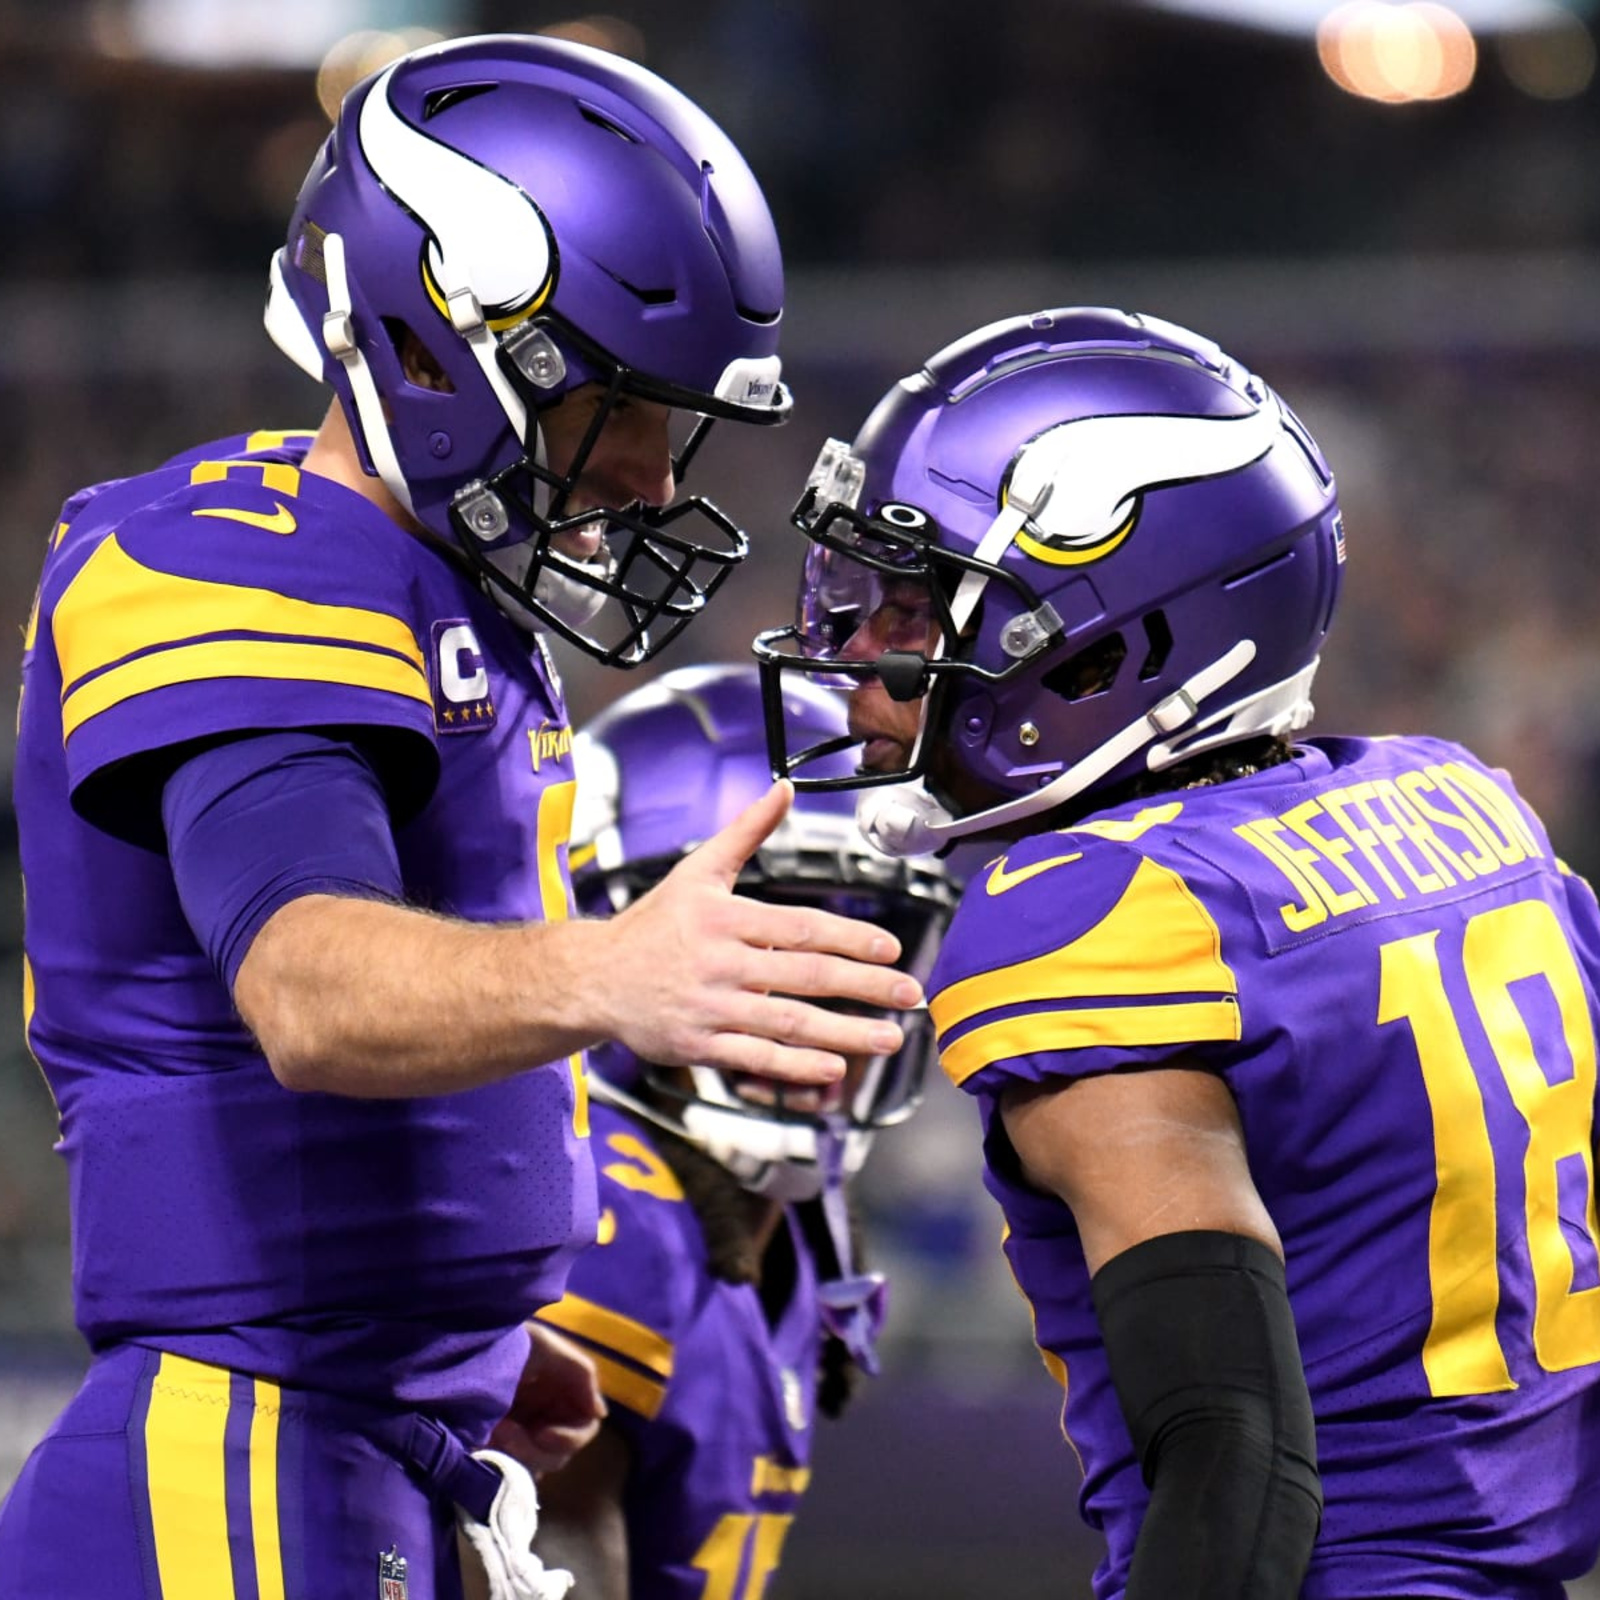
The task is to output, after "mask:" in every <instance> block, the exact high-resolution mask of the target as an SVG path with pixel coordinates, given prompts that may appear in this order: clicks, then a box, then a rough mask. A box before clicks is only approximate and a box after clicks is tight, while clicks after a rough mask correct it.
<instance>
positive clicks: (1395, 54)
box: [1317, 0, 1478, 105]
mask: <svg viewBox="0 0 1600 1600" xmlns="http://www.w3.org/2000/svg"><path fill="white" fill-rule="evenodd" d="M1317 54H1318V56H1319V57H1320V58H1321V61H1322V66H1323V69H1324V71H1326V72H1327V74H1328V76H1329V77H1330V78H1332V79H1333V81H1334V82H1335V83H1336V84H1338V85H1339V87H1340V88H1341V89H1343V90H1345V91H1346V92H1347V93H1349V94H1354V95H1360V96H1361V97H1363V98H1364V99H1367V100H1381V101H1383V102H1384V103H1385V104H1388V105H1400V104H1403V103H1405V102H1407V101H1413V100H1445V99H1448V98H1449V97H1450V96H1451V95H1455V94H1460V93H1461V91H1462V90H1463V89H1465V88H1466V87H1467V86H1468V85H1469V84H1470V83H1471V82H1472V77H1473V74H1474V72H1476V70H1477V65H1478V47H1477V43H1476V41H1475V40H1474V39H1473V37H1472V30H1471V29H1470V28H1469V27H1468V26H1467V25H1466V23H1465V22H1463V21H1462V20H1461V18H1460V17H1459V16H1458V15H1457V14H1456V13H1455V12H1454V11H1452V10H1451V9H1450V8H1449V7H1448V6H1444V5H1439V4H1436V3H1434V0H1407V3H1405V4H1401V5H1391V4H1386V3H1385V0H1348V3H1347V4H1345V5H1341V6H1339V7H1337V8H1336V9H1335V10H1333V11H1330V12H1329V13H1328V15H1327V16H1326V17H1324V18H1323V20H1322V23H1321V26H1320V27H1319V28H1318V29H1317Z"/></svg>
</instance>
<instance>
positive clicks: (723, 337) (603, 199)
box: [266, 34, 790, 666]
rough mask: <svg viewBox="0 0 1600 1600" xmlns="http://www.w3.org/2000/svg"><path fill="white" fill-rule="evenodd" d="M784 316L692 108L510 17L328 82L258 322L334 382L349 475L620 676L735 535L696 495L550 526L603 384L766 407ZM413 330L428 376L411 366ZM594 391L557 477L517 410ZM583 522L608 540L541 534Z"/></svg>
mask: <svg viewBox="0 0 1600 1600" xmlns="http://www.w3.org/2000/svg"><path fill="white" fill-rule="evenodd" d="M782 311H783V269H782V263H781V260H780V257H779V253H778V240H777V235H776V233H775V232H774V229H773V225H772V218H771V216H770V215H769V213H768V210H767V205H766V201H765V200H764V199H763V197H762V194H761V190H760V189H759V187H758V186H757V184H756V181H755V178H754V177H753V176H752V175H751V172H750V169H749V168H748V167H747V166H746V165H745V162H744V159H743V157H741V156H740V154H739V152H738V151H737V150H736V149H735V148H734V146H733V144H732V143H731V142H730V141H729V140H728V138H727V136H726V135H725V134H724V133H723V132H722V131H721V129H719V128H718V127H717V126H716V124H715V123H713V122H712V121H711V119H710V118H709V117H707V116H706V114H705V113H704V112H703V111H701V110H700V109H699V108H698V107H697V106H695V105H694V104H693V103H692V102H691V101H689V100H688V99H687V98H685V96H683V95H682V94H680V93H679V92H678V91H677V90H676V89H674V88H672V87H671V86H670V85H668V84H666V83H664V82H663V81H662V80H661V79H660V78H658V77H656V76H655V75H654V74H653V73H650V72H647V71H645V70H644V69H643V68H642V67H639V66H636V65H634V64H633V63H631V62H628V61H625V60H623V59H621V58H620V57H617V56H613V55H610V54H608V53H607V52H605V51H602V50H594V49H589V48H587V47H585V46H582V45H576V44H568V43H565V42H561V41H557V40H554V39H547V38H536V37H523V36H518V35H510V34H504V35H490V36H485V37H481V38H470V39H458V40H454V41H451V42H449V43H446V44H441V45H433V46H430V47H428V48H426V49H422V50H417V51H414V52H412V53H411V54H410V55H407V56H403V57H401V58H400V59H399V60H398V61H395V62H393V63H391V64H390V65H389V66H387V67H385V68H384V69H383V70H382V71H381V72H379V73H376V74H375V75H373V76H372V77H371V78H368V79H367V80H365V81H364V82H363V83H361V84H358V85H357V86H356V88H354V89H353V90H351V92H350V93H349V94H348V95H347V96H346V97H345V101H344V104H343V106H342V108H341V110H340V113H339V117H338V120H337V122H336V124H335V126H334V129H333V132H332V133H331V134H330V135H329V137H328V139H327V141H326V143H325V144H324V145H323V147H322V150H321V151H320V153H319V154H318V156H317V159H316V161H315V162H314V163H313V164H312V167H311V170H310V172H309V174H308V175H307V177H306V180H305V183H304V185H303V187H302V188H301V191H300V197H299V200H298V202H297V204H296V206H295V211H294V215H293V217H292V219H291V221H290V224H289V239H288V243H287V245H286V246H285V247H284V248H283V249H282V250H280V251H279V252H278V253H277V255H276V256H275V257H274V258H273V262H272V273H271V287H270V294H269V299H268V305H267V314H266V321H267V328H268V331H269V332H270V333H271V334H272V336H273V338H274V339H275V341H276V342H277V343H278V344H279V346H280V347H281V348H282V349H283V350H284V351H285V352H286V353H287V354H288V355H289V356H291V357H292V358H293V359H294V360H295V361H296V362H297V363H298V364H299V365H300V366H301V367H302V368H304V369H305V370H306V371H307V372H308V373H310V374H311V375H312V376H313V377H316V378H318V379H320V380H322V381H323V382H326V383H329V384H331V385H332V386H333V388H334V389H335V391H336V392H337V394H338V396H339V400H340V403H341V405H342V406H343V408H344V413H345V416H346V418H347V419H348V421H349V424H350V431H351V433H352V434H353V435H354V437H355V441H356V446H357V449H358V450H359V451H360V453H361V459H362V464H363V466H364V467H365V468H366V470H367V471H368V472H370V473H373V474H375V475H376V476H377V477H379V478H381V479H382V481H383V482H384V484H385V485H386V486H387V487H388V489H389V491H390V493H392V494H393V495H394V497H395V499H396V500H397V501H398V502H399V503H400V505H401V506H402V507H404V508H405V509H406V510H407V511H408V512H410V513H411V514H413V515H414V516H415V518H416V519H417V521H418V522H419V523H421V525H422V526H423V527H424V528H425V529H427V530H429V531H431V532H432V533H434V534H435V535H437V536H439V537H441V538H443V539H447V540H449V541H450V542H451V544H452V545H456V546H459V548H460V549H461V550H462V551H464V552H465V554H466V556H467V558H468V559H469V560H470V561H471V562H472V564H473V565H474V567H475V568H477V570H478V571H479V572H480V573H481V574H482V575H483V577H484V578H485V580H486V582H487V584H488V586H489V588H490V592H491V593H492V594H494V595H495V596H496V597H497V598H498V599H499V600H500V601H501V603H502V605H503V606H504V608H505V609H506V610H507V611H508V613H509V614H510V615H511V616H512V617H513V619H514V620H517V621H519V622H520V623H522V624H523V625H524V626H532V625H535V624H537V625H540V626H548V627H551V628H554V629H555V630H556V631H557V632H559V633H561V634H563V635H564V636H565V637H566V638H568V639H570V640H572V641H573V642H574V643H576V644H578V645H580V646H581V647H583V648H584V649H586V650H589V651H590V653H592V654H595V655H597V656H599V657H600V658H601V659H603V660H607V661H610V662H613V663H615V664H620V665H625V666H630V665H633V664H635V663H637V662H638V661H642V660H644V659H646V657H648V656H649V655H651V654H653V653H654V652H655V651H656V650H658V649H660V648H661V646H662V645H663V644H665V643H666V642H667V640H668V639H670V638H671V637H672V636H673V635H674V634H675V633H676V632H678V630H679V629H680V628H682V627H683V626H684V625H685V624H686V623H687V622H688V621H689V620H690V619H691V618H692V617H693V616H694V615H696V614H697V613H698V611H699V610H700V608H701V607H702V606H703V604H704V602H705V600H706V598H707V597H708V596H709V595H710V593H711V592H712V591H713V590H714V589H715V588H716V586H717V584H718V583H719V582H720V581H721V580H722V578H724V577H725V576H726V575H727V573H728V571H729V570H730V569H731V567H732V566H733V565H734V564H736V563H737V562H738V561H739V560H741V559H742V558H743V556H744V554H745V551H746V548H747V545H746V541H745V537H744V534H743V533H742V532H741V530H740V529H738V528H737V527H736V526H735V525H734V524H733V523H732V522H730V521H729V520H728V519H727V518H726V517H725V516H723V515H722V513H721V512H719V511H718V510H717V509H716V507H714V506H712V505H711V504H710V503H709V502H707V501H705V500H703V499H700V498H698V497H687V498H680V499H679V500H677V501H675V502H674V503H673V504H672V505H671V506H670V507H665V508H643V509H640V508H633V509H631V510H623V511H619V512H615V513H603V512H594V511H588V512H585V513H584V514H582V515H581V516H576V515H574V516H573V517H571V518H570V519H569V520H564V518H565V502H566V499H567V496H568V494H569V493H570V491H571V489H572V487H573V484H574V483H575V481H576V479H577V477H578V475H579V474H580V473H581V471H582V469H583V465H584V462H585V460H586V459H587V457H588V455H589V453H590V450H591V448H592V446H593V443H594V440H595V438H596V437H597V436H598V434H599V431H600V428H601V426H602V425H603V423H604V420H605V417H606V416H607V415H609V414H610V411H611V409H612V407H613V406H614V405H615V404H616V402H617V400H618V399H619V398H620V397H621V396H623V395H636V396H643V397H645V398H647V399H651V400H656V401H660V402H663V403H665V404H668V405H671V406H675V407H681V408H683V410H684V411H685V412H686V413H688V414H690V415H693V416H697V417H699V418H702V419H709V418H712V417H731V418H734V419H736V420H739V421H745V422H763V423H766V422H779V421H782V420H783V419H784V418H785V417H786V416H787V414H788V411H789V406H790V401H789V397H788V394H787V391H786V390H785V389H784V387H783V385H782V384H781V383H780V382H779V361H778V357H777V353H776V352H777V343H778V326H779V321H780V318H781V315H782ZM407 332H409V333H410V334H412V335H414V336H415V337H416V339H417V340H419V341H420V342H421V344H422V345H423V346H424V347H425V348H426V350H427V351H428V353H429V354H430V355H431V356H432V357H433V358H434V360H435V361H436V362H437V364H438V366H439V368H440V369H441V371H442V372H443V374H444V381H443V383H441V384H438V385H437V386H434V387H426V386H422V385H419V384H416V383H412V382H408V381H407V379H406V376H405V373H404V371H403V370H402V366H401V362H400V359H399V354H398V344H399V341H400V340H401V339H402V338H403V337H404V335H405V334H406V333H407ZM591 382H597V383H601V384H604V385H606V398H605V402H604V404H603V405H602V407H601V409H600V412H599V414H598V416H597V418H596V422H595V426H594V428H593V429H592V430H591V432H590V436H589V437H588V438H587V439H586V440H585V441H584V443H583V445H582V446H581V447H580V449H579V451H578V455H577V459H576V460H575V461H574V462H573V463H572V465H571V467H570V468H569V469H568V470H567V471H566V472H565V473H564V474H562V475H560V476H557V475H556V474H554V473H552V472H551V471H550V470H549V469H548V467H547V465H546V463H545V461H544V458H543V451H542V448H541V444H540V437H539V427H538V414H539V412H540V410H541V409H543V408H545V407H548V406H550V405H552V404H554V403H555V402H557V401H559V400H560V399H561V397H562V396H563V395H565V394H566V393H568V392H569V391H570V390H572V389H573V388H575V387H577V386H578V385H580V384H585V383H591ZM704 426H705V424H704V423H703V422H702V424H701V425H700V426H697V427H696V428H695V430H694V432H693V433H692V434H691V435H690V436H689V437H688V438H687V439H686V440H685V441H684V447H683V448H682V449H681V450H680V451H679V453H678V459H677V461H676V462H675V466H676V468H677V470H678V471H679V472H680V473H681V471H682V470H683V469H684V468H685V467H686V466H687V464H688V456H689V455H690V454H691V453H692V452H693V450H694V448H696V447H697V445H698V443H699V440H700V437H701V435H702V434H703V432H704ZM597 521H600V522H602V523H603V532H604V534H605V535H606V537H605V539H604V540H603V541H602V551H603V552H605V554H604V556H603V558H600V559H596V560H592V561H587V562H585V561H581V560H577V559H574V558H571V557H568V556H564V555H562V554H561V553H560V552H559V551H557V550H552V549H551V548H550V539H551V536H552V534H554V533H557V532H560V531H562V530H563V529H564V528H574V527H579V526H583V525H586V524H587V525H592V524H594V523H595V522H597ZM652 625H653V626H652Z"/></svg>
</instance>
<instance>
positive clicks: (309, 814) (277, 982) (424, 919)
mask: <svg viewBox="0 0 1600 1600" xmlns="http://www.w3.org/2000/svg"><path fill="white" fill-rule="evenodd" d="M257 752H259V758H258V755H257ZM789 798H790V791H788V790H787V788H786V787H783V786H775V787H774V789H773V791H771V792H770V793H769V794H768V795H767V796H766V797H765V798H764V799H762V800H761V801H759V802H757V803H756V804H755V805H754V806H752V807H751V808H750V809H749V810H748V811H747V812H746V813H745V814H744V815H743V816H741V817H739V818H738V819H736V820H735V821H734V822H733V823H732V824H730V825H729V827H728V828H726V829H724V830H723V832H722V833H720V834H719V835H717V836H716V837H715V838H713V839H712V840H710V841H709V842H708V843H707V844H706V845H705V846H704V847H702V849H701V850H699V851H698V852H696V853H695V855H694V856H693V857H691V858H690V859H688V860H687V861H685V862H683V863H681V864H680V865H679V866H678V868H677V869H675V870H674V871H673V872H672V873H671V874H670V875H669V876H668V878H667V879H666V880H665V882H663V883H662V884H661V885H660V886H659V887H658V888H657V889H655V890H654V891H652V892H651V893H650V894H648V895H645V896H642V897H641V898H640V899H639V900H638V901H636V902H635V903H634V905H632V906H630V907H629V908H628V909H627V910H626V911H624V912H623V913H621V914H620V915H618V916H616V917H613V918H611V919H609V920H606V921H593V922H591V921H571V922H560V923H554V924H544V923H528V924H505V925H498V926H493V925H483V924H477V923H471V922H464V921H461V920H459V919H455V918H450V917H444V916H437V915H433V914H430V913H428V912H425V911H421V910H418V909H416V908H413V907H410V906H406V905H404V904H401V903H399V894H400V876H399V867H398V863H397V861H396V857H395V850H394V842H393V837H392V833H391V831H390V825H389V821H388V813H387V809H386V806H385V802H384V796H383V793H382V790H381V787H380V785H379V783H378V780H377V778H376V776H375V774H374V773H373V771H372V769H371V768H370V767H369V766H367V764H366V763H365V762H364V760H363V759H362V757H361V755H360V753H359V752H358V751H356V750H355V749H353V748H352V747H351V746H349V745H346V744H341V743H340V742H339V741H334V740H323V739H320V738H318V737H317V736H316V735H311V734H275V735H270V736H260V737H259V738H253V739H247V740H240V741H235V742H233V743H231V744H227V745H223V746H220V747H217V748H214V749H212V750H208V751H206V752H204V753H202V754H200V755H197V756H195V757H194V758H193V759H191V760H190V761H188V762H186V763H185V764H184V765H183V766H182V767H180V768H179V769H178V771H177V772H176V773H175V774H174V775H173V776H172V778H170V779H169V780H168V781H167V784H166V787H165V791H164V798H163V807H162V810H163V820H164V823H165V827H166V834H167V842H168V851H169V854H170V856H171V859H172V863H173V870H174V876H175V879H176V881H177V884H178V890H179V895H180V899H181V900H182V902H183V906H184V910H185V912H186V913H187V915H188V917H189V920H190V923H191V925H192V926H193V927H194V928H195V931H196V933H197V935H198V936H199V937H200V939H201V942H202V944H203V945H204V946H205V947H206V948H207V950H208V951H209V952H210V953H211V955H212V959H213V962H214V963H215V964H216V966H217V968H218V970H219V972H220V973H221V974H222V976H223V978H224V981H226V982H228V983H229V984H230V986H231V988H232V992H233V996H234V1001H235V1004H236V1005H237V1006H238V1008H239V1012H240V1015H241V1016H242V1017H243V1019H244V1021H245V1022H246V1024H247V1025H248V1026H249V1027H250V1028H251V1030H252V1031H253V1032H254V1033H255V1035H256V1038H257V1039H258V1041H259V1042H260V1044H261V1046H262V1049H263V1051H264V1052H265V1054H266V1056H267V1059H268V1061H269V1063H270V1064H271V1066H272V1069H273V1071H274V1073H275V1074H276V1075H277V1076H278V1077H279V1079H280V1080H281V1081H282V1082H283V1083H285V1084H286V1085H287V1086H289V1087H291V1088H295V1089H301V1090H319V1091H323V1092H328V1093H338V1094H347V1095H366V1096H385V1097H389V1096H406V1095H418V1094H441V1093H448V1092H451V1091H454V1090H459V1089H466V1088H471V1087H474V1086H476V1085H479V1084H484V1083H489V1082H494V1081H496V1080H498V1079H501V1078H504V1077H507V1076H509V1075H510V1074H512V1073H514V1072H517V1071H520V1070H523V1069H524V1068H527V1067H530V1066H534V1065H537V1064H539V1063H541V1062H547V1061H553V1060H560V1059H562V1058H563V1057H566V1056H568V1055H571V1054H572V1053H573V1052H575V1051H577V1050H580V1049H582V1048H584V1047H585V1046H587V1045H590V1044H593V1043H594V1042H595V1041H597V1040H599V1039H603V1038H615V1039H620V1040H621V1041H622V1042H623V1043H624V1044H626V1045H628V1046H629V1048H630V1049H632V1050H633V1051H634V1052H635V1053H636V1054H638V1055H640V1056H641V1057H643V1058H645V1059H649V1060H656V1061H662V1062H665V1063H669V1064H689V1063H693V1062H702V1063H706V1064H709V1065H714V1066H723V1067H728V1068H732V1069H737V1070H742V1071H748V1072H755V1073H761V1074H764V1075H768V1076H772V1077H776V1078H781V1079H786V1080H789V1081H795V1082H821V1081H826V1080H828V1079H831V1078H833V1077H836V1076H837V1075H838V1074H839V1072H840V1071H842V1070H843V1059H842V1058H843V1057H844V1056H845V1055H847V1054H852V1053H864V1054H872V1053H876V1052H879V1051H882V1050H885V1049H893V1048H896V1047H897V1041H898V1039H899V1030H898V1028H897V1027H896V1026H895V1025H894V1024H893V1023H889V1022H885V1021H883V1020H882V1019H881V1018H870V1017H862V1016H852V1015H849V1014H846V1013H843V1012H838V1011H833V1010H829V1009H827V1008H825V1007H823V1006H819V1005H816V1004H813V1003H811V1002H812V1001H813V1000H815V999H818V998H823V997H838V998H841V999H848V1000H853V1001H856V1002H858V1003H859V1004H861V1005H863V1006H866V1007H869V1008H877V1009H880V1010H884V1009H898V1008H901V1007H904V1006H906V1005H908V1004H915V1003H916V1001H917V999H918V998H919V997H920V991H919V990H918V988H917V985H916V984H915V982H914V981H913V980H911V979H909V978H906V977H904V976H903V975H901V974H900V973H898V972H896V971H894V970H893V969H892V967H890V966H889V965H888V963H890V962H892V961H893V960H894V958H895V957H896V955H897V954H898V949H897V946H896V944H895V941H894V940H893V939H892V938H891V937H890V936H889V935H888V934H887V933H884V932H882V931H881V930H880V929H877V928H874V927H871V926H869V925H867V924H864V923H859V922H852V921H849V920H847V919H845V918H842V917H836V916H831V915H829V914H827V913H825V912H821V911H816V910H811V909H802V908H799V907H786V906H770V905H763V904H761V903H759V902H757V901H754V900H751V899H749V898H747V897H743V896H738V895H735V894H734V893H733V883H734V881H735V879H736V878H737V876H738V872H739V868H740V867H741V866H742V865H743V863H744V862H745V860H747V859H748V857H749V856H750V855H751V854H752V853H753V852H754V850H755V849H756V847H757V846H758V845H759V844H760V843H761V841H762V840H763V839H765V838H766V836H767V835H768V834H769V833H770V832H771V831H772V830H773V828H775V827H776V826H777V825H778V823H779V822H780V821H781V819H782V817H783V815H784V814H785V812H786V811H787V809H788V804H789Z"/></svg>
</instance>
